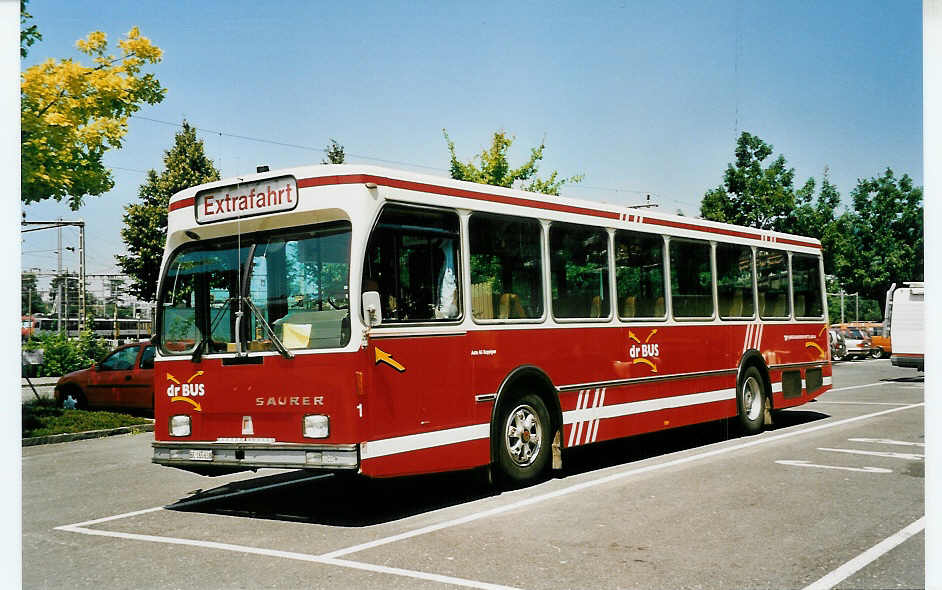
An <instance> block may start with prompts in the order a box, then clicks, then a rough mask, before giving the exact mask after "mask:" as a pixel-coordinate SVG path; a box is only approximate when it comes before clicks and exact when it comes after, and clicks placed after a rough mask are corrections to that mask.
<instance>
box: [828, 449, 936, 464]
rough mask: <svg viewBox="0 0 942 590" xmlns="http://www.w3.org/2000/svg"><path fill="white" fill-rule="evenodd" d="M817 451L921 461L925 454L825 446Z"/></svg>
mask: <svg viewBox="0 0 942 590" xmlns="http://www.w3.org/2000/svg"><path fill="white" fill-rule="evenodd" d="M818 450H819V451H830V452H832V453H850V454H851V455H870V456H871V457H887V458H889V459H906V460H908V461H922V460H923V459H925V458H926V456H925V455H922V454H919V453H891V452H889V451H863V450H861V449H829V448H827V447H818Z"/></svg>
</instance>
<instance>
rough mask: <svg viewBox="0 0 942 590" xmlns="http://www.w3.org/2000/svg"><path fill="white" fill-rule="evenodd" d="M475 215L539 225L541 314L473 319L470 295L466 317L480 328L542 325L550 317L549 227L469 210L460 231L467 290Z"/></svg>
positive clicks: (517, 216) (469, 279)
mask: <svg viewBox="0 0 942 590" xmlns="http://www.w3.org/2000/svg"><path fill="white" fill-rule="evenodd" d="M475 215H481V216H482V217H503V218H508V219H519V220H525V221H530V220H532V221H535V222H537V223H538V224H539V225H540V283H541V284H540V298H541V300H542V302H543V313H542V314H541V315H540V316H539V317H536V318H493V319H486V318H484V319H482V318H476V317H474V313H473V311H472V309H471V306H472V303H471V297H470V294H469V296H468V298H467V306H468V309H467V315H468V317H470V318H471V321H472V322H473V323H474V324H476V325H480V326H500V325H505V324H542V323H545V322H546V321H547V319H548V318H549V317H550V311H549V308H548V305H550V302H551V301H552V290H551V289H550V287H549V284H548V283H547V281H548V280H549V279H550V275H549V268H548V264H549V256H550V253H549V226H548V224H547V223H546V222H545V220H543V219H540V218H538V217H527V216H523V215H511V214H507V213H492V212H490V211H482V210H480V209H475V210H470V211H468V214H467V215H465V216H463V223H462V228H461V229H462V230H463V231H464V236H463V237H462V244H463V245H464V244H466V247H465V250H464V254H463V256H462V258H466V262H467V266H466V268H467V277H464V276H463V279H462V280H463V282H464V284H466V285H468V288H469V289H470V288H471V218H472V217H474V216H475ZM547 293H549V294H547Z"/></svg>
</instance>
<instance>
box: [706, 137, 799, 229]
mask: <svg viewBox="0 0 942 590" xmlns="http://www.w3.org/2000/svg"><path fill="white" fill-rule="evenodd" d="M772 150H773V147H772V146H771V145H769V144H767V143H765V142H764V141H762V139H760V138H759V137H757V136H755V135H751V134H749V133H747V132H745V131H744V132H743V133H742V135H740V136H739V139H738V140H737V141H736V162H735V163H734V164H729V165H728V166H727V167H726V173H725V174H724V176H723V184H722V185H721V186H718V187H716V188H714V189H712V190H710V191H707V193H706V194H705V195H704V196H703V200H702V201H701V202H700V216H701V217H703V218H704V219H710V220H713V221H722V222H726V223H735V224H737V225H745V226H748V227H755V228H759V229H771V230H783V229H785V228H787V227H788V225H789V223H790V219H789V217H790V213H791V212H792V209H794V207H795V190H794V187H793V182H794V177H795V170H794V169H793V168H787V167H786V164H785V157H784V156H782V155H779V157H778V158H775V159H774V160H772V161H771V162H769V163H768V165H766V166H765V167H763V162H765V161H766V160H767V159H768V158H769V157H770V156H771V155H772Z"/></svg>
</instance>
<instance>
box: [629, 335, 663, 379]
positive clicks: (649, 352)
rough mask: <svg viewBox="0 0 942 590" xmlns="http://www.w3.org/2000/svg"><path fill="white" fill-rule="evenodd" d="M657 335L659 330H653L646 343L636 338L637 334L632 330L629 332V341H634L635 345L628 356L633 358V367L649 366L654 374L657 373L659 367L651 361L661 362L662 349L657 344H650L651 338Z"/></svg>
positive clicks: (630, 347)
mask: <svg viewBox="0 0 942 590" xmlns="http://www.w3.org/2000/svg"><path fill="white" fill-rule="evenodd" d="M655 334H657V329H656V328H655V329H654V330H651V332H650V333H648V336H647V338H645V339H644V342H642V341H641V339H640V338H638V337H637V336H635V333H634V332H632V331H631V330H628V339H629V340H634V342H635V344H632V345H631V346H629V347H628V356H629V357H630V358H631V363H632V364H633V365H639V364H643V365H647V367H648V368H649V369H651V372H652V373H657V365H656V364H654V362H653V361H652V360H651V359H657V360H660V356H661V347H660V345H658V344H657V343H656V342H654V343H652V342H649V341H650V340H651V337H652V336H654V335H655Z"/></svg>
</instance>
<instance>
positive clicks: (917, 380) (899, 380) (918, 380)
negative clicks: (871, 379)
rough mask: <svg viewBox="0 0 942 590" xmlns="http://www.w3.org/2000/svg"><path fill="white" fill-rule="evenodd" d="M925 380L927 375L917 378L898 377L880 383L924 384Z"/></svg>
mask: <svg viewBox="0 0 942 590" xmlns="http://www.w3.org/2000/svg"><path fill="white" fill-rule="evenodd" d="M925 380H926V376H925V375H917V376H915V377H896V378H895V379H880V381H883V382H887V383H924V382H925Z"/></svg>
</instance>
